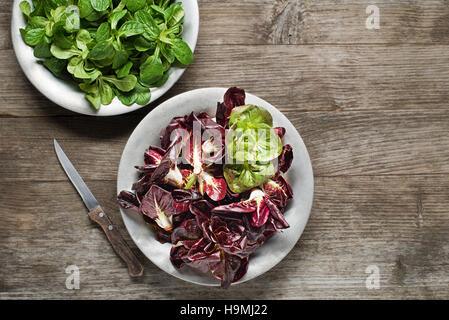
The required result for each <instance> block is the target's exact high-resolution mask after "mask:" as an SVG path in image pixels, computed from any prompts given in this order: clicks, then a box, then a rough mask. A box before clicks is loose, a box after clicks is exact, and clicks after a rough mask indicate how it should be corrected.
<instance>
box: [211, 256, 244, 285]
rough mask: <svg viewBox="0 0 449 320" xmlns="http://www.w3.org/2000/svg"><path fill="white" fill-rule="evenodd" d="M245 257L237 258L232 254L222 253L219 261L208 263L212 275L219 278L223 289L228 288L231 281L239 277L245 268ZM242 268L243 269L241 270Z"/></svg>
mask: <svg viewBox="0 0 449 320" xmlns="http://www.w3.org/2000/svg"><path fill="white" fill-rule="evenodd" d="M247 263H248V261H247V258H244V259H242V258H239V257H237V256H234V255H230V254H226V253H222V254H221V259H220V261H219V262H216V263H211V264H210V271H211V272H212V275H213V276H214V277H215V278H217V279H219V280H221V287H222V288H223V289H226V288H229V286H230V285H231V283H232V282H234V281H236V279H239V278H241V277H242V276H243V275H242V274H245V271H246V268H247ZM242 269H243V270H242Z"/></svg>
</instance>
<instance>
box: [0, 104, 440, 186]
mask: <svg viewBox="0 0 449 320" xmlns="http://www.w3.org/2000/svg"><path fill="white" fill-rule="evenodd" d="M286 115H287V117H289V119H290V120H291V121H292V123H293V124H294V125H295V126H296V128H297V129H298V131H299V133H300V134H301V135H302V137H303V139H304V141H305V143H306V146H307V148H308V150H309V153H310V157H311V159H312V165H313V168H314V173H315V175H317V176H336V175H377V174H382V175H385V174H432V173H441V174H448V173H449V136H448V134H447V133H448V132H449V113H448V112H446V111H441V110H434V111H420V112H419V113H417V112H414V111H388V112H386V111H385V112H380V111H375V112H334V113H331V112H308V113H297V112H293V111H292V112H286ZM174 116H175V115H174ZM140 120H141V114H139V113H136V114H132V115H127V116H122V117H112V118H107V119H98V118H92V117H58V118H1V119H0V181H4V182H6V181H9V182H11V183H12V182H15V181H56V180H57V181H65V180H66V177H65V174H64V172H63V171H62V170H61V168H60V165H59V163H58V160H57V159H56V156H55V154H54V150H53V138H57V139H58V141H59V142H60V143H61V145H62V146H63V148H64V150H65V151H66V152H67V154H68V155H69V156H70V158H71V160H72V161H73V162H74V164H75V165H76V167H77V168H78V169H79V171H80V173H81V175H82V176H83V177H85V179H86V180H103V179H108V180H114V179H115V178H116V170H117V167H118V163H119V160H120V156H121V153H122V151H123V148H124V146H125V144H126V141H127V139H128V137H129V135H130V134H131V132H132V130H133V128H134V127H135V126H136V125H137V123H138V122H139V121H140ZM99 124H101V126H100V128H101V130H99V129H98V128H99ZM19 133H20V134H19ZM89 154H90V155H93V154H95V157H86V155H89ZM142 154H143V150H142Z"/></svg>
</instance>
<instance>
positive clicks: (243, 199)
mask: <svg viewBox="0 0 449 320" xmlns="http://www.w3.org/2000/svg"><path fill="white" fill-rule="evenodd" d="M195 130H197V131H198V130H199V131H200V132H199V134H195ZM258 130H259V131H263V132H264V133H265V134H264V135H262V136H258V135H256V134H255V131H258ZM211 131H213V132H215V134H211V135H209V134H206V133H209V132H211ZM236 132H238V133H236ZM197 133H198V132H197ZM284 134H285V129H284V128H282V127H276V128H273V120H272V117H271V115H270V113H269V112H268V111H266V110H265V109H262V108H260V107H257V106H254V105H245V92H244V91H243V90H242V89H238V88H230V89H229V90H228V91H227V92H226V94H225V96H224V101H223V102H222V103H219V104H218V107H217V113H216V120H214V119H212V118H211V117H210V116H209V115H208V114H207V113H205V112H201V113H195V112H192V113H191V114H189V115H186V116H183V117H175V118H173V119H172V121H171V122H170V123H169V124H168V126H167V127H166V128H164V129H163V130H162V132H161V135H160V139H161V147H157V146H150V147H149V148H148V149H147V150H146V151H145V153H144V163H145V164H144V165H143V166H137V167H136V168H137V169H138V170H139V172H140V178H139V180H138V181H137V182H135V183H134V184H133V186H132V189H133V192H130V191H126V190H124V191H121V192H120V194H119V195H118V202H119V204H120V206H122V207H123V208H125V209H129V210H134V211H137V212H139V213H141V214H142V216H143V218H144V220H145V221H146V222H147V223H148V224H150V225H151V226H153V227H154V229H155V231H156V238H157V239H158V240H159V241H160V242H161V243H167V242H168V243H171V244H172V249H171V251H170V260H171V262H172V264H173V265H174V266H175V267H176V268H181V267H183V266H184V265H187V266H189V267H192V268H195V269H198V270H200V271H203V272H207V271H211V272H212V274H213V275H214V276H215V277H216V278H218V279H220V280H221V286H222V287H223V288H227V287H228V286H229V285H230V284H231V283H232V282H235V281H238V280H239V279H241V278H242V277H243V276H244V275H245V273H246V271H247V268H248V261H249V256H250V254H251V253H252V252H254V250H256V249H257V248H260V247H261V246H262V245H263V244H264V243H265V242H266V241H267V240H268V239H269V238H270V237H271V236H272V235H273V234H274V233H276V232H280V231H281V230H282V229H285V228H288V227H289V224H288V223H287V221H286V219H285V217H284V211H285V208H286V206H287V201H288V200H290V199H292V198H293V193H292V190H291V188H290V185H289V184H288V182H287V181H286V180H285V179H284V178H283V176H282V173H285V172H287V170H288V169H289V168H290V165H291V163H292V160H293V151H292V148H291V146H290V145H288V144H286V145H283V143H282V139H283V137H284ZM198 137H199V138H198ZM223 160H225V162H226V163H225V164H223ZM228 161H231V162H232V163H231V164H230V163H227V162H228Z"/></svg>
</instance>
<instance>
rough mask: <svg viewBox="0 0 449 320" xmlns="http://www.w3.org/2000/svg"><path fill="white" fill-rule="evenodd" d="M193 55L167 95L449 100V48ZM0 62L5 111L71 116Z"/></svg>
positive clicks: (380, 102)
mask: <svg viewBox="0 0 449 320" xmlns="http://www.w3.org/2000/svg"><path fill="white" fill-rule="evenodd" d="M195 59H196V60H195V62H194V63H193V65H191V66H190V67H189V68H188V69H187V70H186V72H185V74H184V75H183V77H181V79H180V80H179V81H178V83H177V84H176V85H175V86H174V87H173V88H172V89H171V90H170V91H169V92H168V93H167V94H166V96H165V97H164V99H167V98H169V97H171V96H173V95H176V94H179V93H181V92H184V91H188V90H192V89H196V88H201V87H210V86H218V87H229V86H234V85H237V86H240V87H242V88H245V89H246V90H247V91H248V92H251V93H253V94H256V95H258V96H260V97H261V98H264V99H266V100H267V101H269V102H271V103H272V104H274V105H275V106H277V107H278V108H279V109H280V110H281V111H284V112H303V111H316V110H318V111H339V110H399V109H417V110H418V109H419V110H421V109H426V110H428V109H444V110H447V107H448V104H449V73H448V72H447V70H449V50H448V48H447V46H445V45H441V46H430V47H429V46H415V45H414V46H409V45H404V46H231V47H222V46H201V45H200V46H199V47H198V48H197V51H196V58H195ZM0 60H1V61H3V62H4V63H2V64H1V65H0V77H1V78H2V79H8V81H6V82H5V83H4V84H3V85H2V86H1V87H0V97H1V99H2V102H3V104H2V108H1V109H0V115H2V116H14V117H16V116H17V117H22V116H50V115H61V114H62V115H71V114H73V113H71V112H68V111H66V110H64V109H62V108H59V107H57V106H56V105H55V104H53V103H51V102H50V101H48V100H47V99H46V98H45V97H44V96H43V95H41V94H40V93H39V92H38V91H37V90H36V89H34V88H33V87H32V85H31V84H30V83H29V82H28V80H27V79H26V78H25V76H24V74H23V73H22V71H21V70H20V68H19V66H18V64H17V61H16V59H15V57H14V55H13V52H12V51H8V50H6V51H0ZM161 101H163V100H159V101H156V102H155V103H154V104H153V105H157V104H159V103H160V102H161ZM105 108H107V106H106V107H105Z"/></svg>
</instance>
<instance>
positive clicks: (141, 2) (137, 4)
mask: <svg viewBox="0 0 449 320" xmlns="http://www.w3.org/2000/svg"><path fill="white" fill-rule="evenodd" d="M146 3H147V1H146V0H126V7H127V8H128V10H129V11H131V12H136V11H137V10H139V9H142V8H143V7H144V6H145V5H146Z"/></svg>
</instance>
